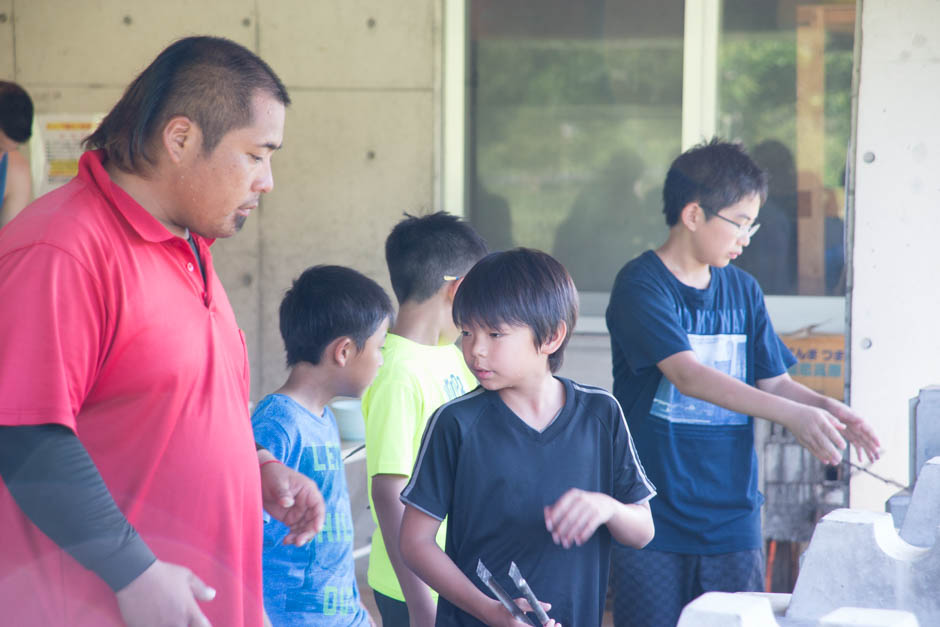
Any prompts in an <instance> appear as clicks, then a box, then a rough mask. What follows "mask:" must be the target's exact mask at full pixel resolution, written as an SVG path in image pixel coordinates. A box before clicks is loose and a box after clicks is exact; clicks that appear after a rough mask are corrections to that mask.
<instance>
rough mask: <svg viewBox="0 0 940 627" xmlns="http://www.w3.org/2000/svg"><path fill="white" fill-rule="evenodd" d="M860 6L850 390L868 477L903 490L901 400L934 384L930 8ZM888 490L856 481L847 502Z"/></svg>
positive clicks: (935, 157)
mask: <svg viewBox="0 0 940 627" xmlns="http://www.w3.org/2000/svg"><path fill="white" fill-rule="evenodd" d="M861 4H862V53H861V67H860V71H861V79H860V83H859V85H860V87H859V96H858V98H859V105H858V132H857V158H856V162H855V172H856V186H855V213H854V222H855V233H854V248H853V253H852V258H851V264H852V268H853V275H854V276H853V280H852V287H851V343H850V353H849V357H850V362H851V387H850V393H851V400H852V405H853V406H854V407H855V409H857V410H858V411H859V412H860V413H861V414H862V415H864V416H866V417H867V418H868V419H869V420H871V421H872V422H873V424H874V425H875V427H876V428H877V430H878V434H879V435H880V437H881V439H882V442H883V443H884V445H885V451H886V454H885V456H884V458H883V460H882V461H881V462H879V463H878V464H876V465H875V466H874V467H873V468H872V470H873V471H874V472H877V473H879V474H882V475H885V476H888V477H891V478H893V479H895V480H898V481H900V482H902V483H905V482H906V481H907V476H908V425H907V401H908V399H909V398H912V397H914V396H916V395H917V391H918V389H919V388H921V387H925V386H927V385H929V384H934V383H940V331H938V327H937V317H938V312H940V285H938V277H940V273H938V271H937V269H938V268H940V247H938V246H937V234H938V233H940V210H938V208H940V183H938V180H940V179H938V175H937V173H938V172H940V124H938V123H937V104H936V103H937V99H938V97H940V31H938V30H937V28H936V24H938V23H940V3H938V2H935V1H933V0H904V1H903V2H898V0H864V2H862V3H861ZM866 156H868V157H867V158H866ZM866 347H867V348H866ZM895 490H896V489H895V488H891V487H890V486H885V485H884V484H882V483H880V482H878V481H876V480H873V479H870V478H868V477H865V476H858V477H857V478H855V479H854V480H853V482H852V504H853V506H859V507H865V508H870V509H882V508H883V506H884V501H885V498H886V497H887V496H888V495H889V494H891V493H893V492H894V491H895Z"/></svg>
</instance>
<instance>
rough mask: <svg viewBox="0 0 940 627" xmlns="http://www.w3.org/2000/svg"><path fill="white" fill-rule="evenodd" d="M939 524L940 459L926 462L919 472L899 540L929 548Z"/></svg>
mask: <svg viewBox="0 0 940 627" xmlns="http://www.w3.org/2000/svg"><path fill="white" fill-rule="evenodd" d="M938 524H940V457H934V458H932V459H930V460H928V461H927V462H926V463H925V464H924V465H923V467H922V468H921V470H920V474H919V475H918V477H917V483H916V484H915V485H914V492H913V494H911V504H910V506H909V507H908V509H907V514H906V515H905V516H904V523H903V524H902V525H901V538H903V539H904V540H905V541H907V542H910V543H911V544H913V545H916V546H922V547H929V546H933V544H934V542H936V541H937V525H938Z"/></svg>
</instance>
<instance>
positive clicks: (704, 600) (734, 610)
mask: <svg viewBox="0 0 940 627" xmlns="http://www.w3.org/2000/svg"><path fill="white" fill-rule="evenodd" d="M676 627H779V624H778V623H777V621H776V619H775V618H774V613H773V610H772V609H771V605H770V601H769V600H768V599H767V598H764V597H760V596H755V595H749V594H734V593H730V592H706V593H705V594H703V595H702V596H700V597H699V598H697V599H695V600H694V601H692V602H691V603H689V604H688V605H686V606H685V608H684V609H683V610H682V614H681V615H680V616H679V623H678V625H677V626H676Z"/></svg>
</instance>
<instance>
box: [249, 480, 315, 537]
mask: <svg viewBox="0 0 940 627" xmlns="http://www.w3.org/2000/svg"><path fill="white" fill-rule="evenodd" d="M261 499H262V502H263V504H264V509H265V510H266V511H267V512H268V513H269V514H271V516H273V517H274V518H276V519H277V520H280V521H281V522H282V523H284V524H285V525H287V526H288V527H290V533H288V534H287V536H286V537H285V538H284V544H294V545H297V546H303V545H304V544H306V543H307V542H310V540H312V539H313V537H314V536H315V535H317V534H318V533H319V532H320V529H321V528H322V527H323V518H324V516H325V514H326V504H325V503H324V502H323V495H322V494H320V490H319V488H317V484H316V483H314V482H313V480H312V479H310V477H307V476H306V475H303V474H301V473H299V472H297V471H296V470H291V469H290V468H288V467H287V466H285V465H284V464H281V463H273V464H264V465H263V466H262V467H261Z"/></svg>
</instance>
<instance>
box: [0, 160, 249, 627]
mask: <svg viewBox="0 0 940 627" xmlns="http://www.w3.org/2000/svg"><path fill="white" fill-rule="evenodd" d="M102 158H103V156H102V154H100V153H98V152H89V153H85V155H83V156H82V158H81V161H80V164H79V174H78V176H77V177H76V178H75V179H73V180H72V181H71V182H70V183H68V184H67V185H65V186H64V187H62V188H60V189H58V190H56V191H54V192H52V193H50V194H47V195H46V196H43V197H42V198H39V199H38V200H36V202H34V203H33V204H32V205H30V207H28V208H27V209H26V210H25V212H24V213H23V214H22V215H21V216H20V217H19V219H17V220H15V221H13V222H12V223H10V224H9V225H8V226H7V227H6V228H4V229H3V230H0V347H2V349H0V424H3V425H34V424H44V423H57V424H62V425H65V426H67V427H69V428H70V429H72V430H73V431H75V433H76V434H77V435H78V437H79V439H80V440H81V442H82V444H84V446H85V448H87V449H88V452H89V454H90V455H91V457H92V459H93V460H94V462H95V464H96V465H97V467H98V470H99V471H100V472H101V475H102V477H103V478H104V481H105V484H106V485H107V486H108V489H109V490H110V492H111V495H112V496H113V497H114V500H115V501H116V502H117V505H118V507H119V508H120V509H121V511H123V512H124V514H125V515H126V516H127V518H128V520H130V522H131V524H133V525H134V527H135V528H136V529H137V531H138V532H139V533H140V535H141V537H142V538H143V539H144V541H145V542H147V544H148V545H149V546H150V548H151V549H152V550H153V552H154V553H155V554H156V556H157V558H159V559H161V560H164V561H167V562H173V563H176V564H181V565H183V566H186V567H188V568H190V569H191V570H192V571H193V572H195V573H196V574H197V575H198V576H199V577H200V578H202V580H203V581H205V582H206V583H207V584H208V585H210V586H212V587H214V588H215V589H216V590H217V591H218V594H217V596H216V598H215V600H213V601H211V602H209V603H204V604H202V608H203V611H204V612H205V613H206V615H207V617H208V618H209V620H210V621H211V622H212V624H213V625H217V626H223V625H224V626H228V625H251V626H257V625H261V623H262V618H261V616H262V614H261V611H262V601H261V598H262V595H261V486H260V478H259V476H260V475H259V471H258V459H257V455H256V452H255V448H254V444H253V438H252V432H251V423H250V421H249V416H248V374H249V370H248V358H247V353H246V350H245V341H244V336H243V335H242V333H241V331H240V330H239V328H238V325H237V324H236V322H235V316H234V314H233V312H232V308H231V306H230V305H229V302H228V299H227V298H226V296H225V291H224V289H223V288H222V284H221V283H220V282H219V279H218V277H217V276H216V274H215V271H214V269H213V267H212V256H211V254H210V252H209V244H210V243H211V242H209V241H206V240H204V239H202V238H200V237H198V236H195V235H194V239H195V241H196V242H197V245H198V247H199V252H200V254H201V256H202V259H203V261H204V263H205V270H206V277H207V278H206V280H205V282H204V281H203V278H202V275H201V274H200V272H199V267H198V265H197V261H196V258H195V256H194V255H193V252H192V250H191V249H190V247H189V244H188V243H187V242H186V240H184V239H182V238H179V237H176V236H174V235H172V234H170V232H169V231H167V229H166V228H165V227H164V226H163V225H161V224H160V222H158V221H157V220H156V219H155V218H154V217H153V216H151V215H150V214H149V213H148V212H147V211H146V210H145V209H144V208H143V207H141V206H140V205H139V204H137V203H136V202H135V201H134V200H133V199H132V198H131V197H130V196H129V195H128V194H127V193H126V192H124V191H123V190H122V189H121V188H119V187H118V186H117V185H115V184H113V183H112V182H111V180H110V178H109V177H108V174H107V172H106V171H105V169H104V168H103V166H102V163H101V161H102ZM0 608H2V609H0V614H2V617H3V618H2V621H3V622H4V623H8V624H11V625H70V626H72V625H82V626H84V625H88V626H92V625H94V626H96V627H97V626H100V625H111V624H123V623H122V622H121V620H120V615H119V613H118V608H117V603H116V600H115V596H114V593H113V592H112V591H111V589H110V588H108V587H107V585H105V584H104V582H102V581H101V580H100V579H99V578H98V577H97V576H96V575H94V574H93V573H91V572H89V571H87V570H85V569H84V568H83V567H82V566H80V565H79V564H78V563H77V562H76V561H75V560H73V559H72V557H71V556H69V555H68V554H67V553H65V552H64V551H62V550H60V549H59V548H58V547H57V546H56V545H55V544H53V543H52V542H51V541H50V540H49V539H48V538H46V536H45V535H43V534H42V533H41V532H40V531H39V530H38V529H37V528H36V527H35V526H34V525H33V524H32V523H31V522H29V520H28V519H27V518H26V517H25V516H23V514H22V513H21V511H20V509H19V507H18V506H17V505H16V503H15V502H14V501H13V499H12V498H11V496H10V493H9V491H8V490H7V489H6V487H5V486H4V485H3V484H2V482H0Z"/></svg>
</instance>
